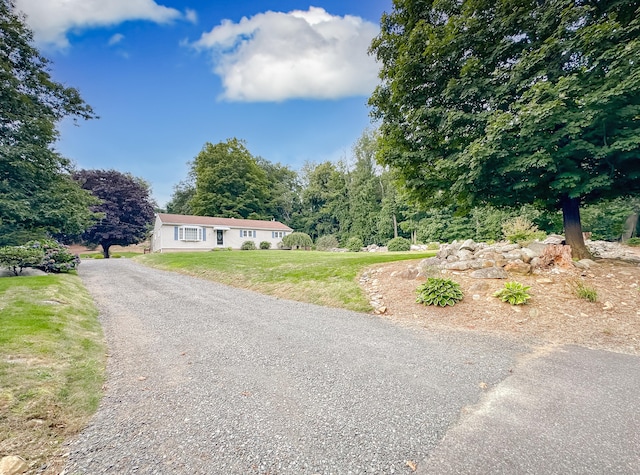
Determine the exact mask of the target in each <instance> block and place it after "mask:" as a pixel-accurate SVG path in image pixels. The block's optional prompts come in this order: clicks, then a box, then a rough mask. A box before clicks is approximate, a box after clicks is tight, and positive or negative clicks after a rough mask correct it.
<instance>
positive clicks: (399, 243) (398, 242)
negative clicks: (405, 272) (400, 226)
mask: <svg viewBox="0 0 640 475" xmlns="http://www.w3.org/2000/svg"><path fill="white" fill-rule="evenodd" d="M387 249H389V250H390V251H394V252H398V251H401V252H406V251H410V250H411V241H409V240H408V239H405V238H403V237H397V238H393V239H392V240H391V241H389V242H388V243H387Z"/></svg>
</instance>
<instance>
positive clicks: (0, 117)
mask: <svg viewBox="0 0 640 475" xmlns="http://www.w3.org/2000/svg"><path fill="white" fill-rule="evenodd" d="M32 39H33V35H32V33H31V31H30V30H29V29H28V28H27V26H26V24H25V21H24V18H23V17H22V16H21V15H20V14H18V13H17V12H16V9H15V5H14V3H13V1H12V0H0V244H22V243H24V242H25V241H26V240H28V239H30V238H38V237H43V236H45V235H48V234H59V233H79V232H81V231H82V230H84V229H85V228H86V227H87V226H89V225H90V224H91V223H92V218H93V217H94V216H93V214H92V213H91V211H90V209H89V206H90V205H91V204H94V203H95V201H94V200H93V199H92V198H91V195H90V194H89V193H86V192H84V191H83V190H81V189H80V188H79V187H78V186H77V185H76V184H75V182H73V181H72V180H71V178H70V176H69V172H70V163H69V161H68V160H66V159H65V158H63V157H61V156H60V155H59V154H58V153H56V152H55V151H54V150H53V148H52V147H53V143H54V142H55V141H56V139H57V138H58V132H57V130H56V124H57V122H58V121H59V120H61V119H62V118H64V117H68V116H70V117H74V118H83V119H90V118H93V117H95V116H94V114H93V111H92V109H91V107H89V106H88V105H87V104H85V103H84V101H83V100H82V98H81V97H80V94H79V93H78V91H77V90H76V89H73V88H68V87H64V86H63V85H62V84H60V83H57V82H55V81H53V79H52V78H51V76H50V75H49V69H48V67H49V66H48V65H49V62H48V61H47V59H45V58H44V57H43V56H41V54H40V53H39V51H38V50H37V49H36V48H35V47H34V46H32Z"/></svg>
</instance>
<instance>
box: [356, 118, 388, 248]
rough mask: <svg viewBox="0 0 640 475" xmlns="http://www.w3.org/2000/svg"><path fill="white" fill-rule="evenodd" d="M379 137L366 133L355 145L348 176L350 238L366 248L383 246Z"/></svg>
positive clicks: (369, 131) (368, 131)
mask: <svg viewBox="0 0 640 475" xmlns="http://www.w3.org/2000/svg"><path fill="white" fill-rule="evenodd" d="M375 153H376V134H375V132H373V131H371V130H365V131H364V132H363V133H362V135H361V136H360V138H359V139H358V141H357V142H356V144H355V145H354V146H353V156H354V158H355V164H354V166H353V168H352V170H351V171H350V172H349V174H348V196H349V220H348V221H349V236H357V237H359V238H360V239H362V242H363V243H364V244H365V245H369V244H380V243H381V242H380V241H381V240H384V242H386V241H387V240H388V239H390V236H388V237H387V239H381V236H380V235H379V234H378V226H377V223H378V218H379V215H380V209H381V206H382V205H381V203H382V197H383V191H384V190H383V186H382V183H381V181H380V176H379V175H378V173H377V170H376V161H375Z"/></svg>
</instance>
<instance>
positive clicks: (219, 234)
mask: <svg viewBox="0 0 640 475" xmlns="http://www.w3.org/2000/svg"><path fill="white" fill-rule="evenodd" d="M223 233H224V231H223V230H222V229H216V239H217V241H218V246H222V245H223V244H224V235H223Z"/></svg>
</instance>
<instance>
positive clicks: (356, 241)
mask: <svg viewBox="0 0 640 475" xmlns="http://www.w3.org/2000/svg"><path fill="white" fill-rule="evenodd" d="M363 246H364V243H363V242H362V239H360V238H359V237H358V236H353V237H350V238H349V239H347V246H346V247H347V249H349V251H351V252H360V251H361V250H362V247H363Z"/></svg>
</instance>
